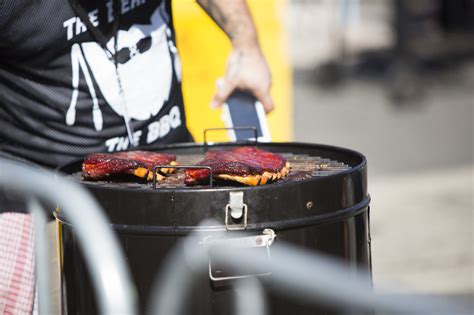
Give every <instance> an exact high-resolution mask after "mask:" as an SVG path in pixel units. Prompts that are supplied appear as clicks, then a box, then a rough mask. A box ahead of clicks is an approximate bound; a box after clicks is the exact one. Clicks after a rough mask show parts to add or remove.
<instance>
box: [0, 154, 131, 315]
mask: <svg viewBox="0 0 474 315" xmlns="http://www.w3.org/2000/svg"><path fill="white" fill-rule="evenodd" d="M0 187H7V188H8V189H12V190H15V191H18V192H19V193H21V194H22V195H24V196H25V197H26V200H28V204H27V208H28V210H29V211H30V213H32V214H33V216H34V230H35V239H36V241H35V242H36V280H37V286H38V304H39V305H38V308H39V313H40V314H51V313H52V309H51V303H50V302H51V301H50V300H49V298H50V297H49V296H48V293H49V292H51V286H50V282H49V279H51V278H50V270H49V268H48V266H47V265H48V256H49V255H51V254H52V253H51V251H50V250H49V249H48V242H47V239H46V237H45V230H46V212H45V210H44V209H43V208H42V206H41V204H40V203H39V202H38V199H40V200H44V201H47V202H50V203H52V204H58V205H59V206H60V207H61V211H62V212H63V213H64V216H65V217H66V218H67V219H68V221H70V222H71V223H72V224H73V225H74V227H75V233H76V234H77V237H78V239H79V244H80V246H81V249H82V251H83V253H84V256H85V261H86V263H87V264H88V266H89V270H90V272H91V276H92V277H91V278H92V281H93V285H94V288H95V292H96V293H97V295H98V299H97V300H98V301H99V310H100V312H101V313H102V314H135V313H136V292H135V288H134V286H133V285H132V281H131V278H130V274H129V271H128V268H127V266H126V264H125V260H124V256H123V254H122V252H121V251H120V249H119V242H118V240H117V238H116V236H115V235H114V233H113V231H112V229H111V228H110V225H109V223H108V221H107V219H106V217H105V215H104V214H103V212H102V211H101V208H100V206H99V204H98V203H97V202H96V201H95V200H94V199H93V198H92V196H91V195H90V193H88V192H87V191H86V189H85V188H83V187H81V186H80V185H78V184H75V183H73V182H71V181H69V180H66V179H63V178H61V177H60V176H55V175H54V174H53V173H51V172H48V171H46V170H42V169H39V168H34V167H31V166H26V165H24V164H21V163H18V162H14V161H10V160H4V159H0ZM53 254H55V253H53Z"/></svg>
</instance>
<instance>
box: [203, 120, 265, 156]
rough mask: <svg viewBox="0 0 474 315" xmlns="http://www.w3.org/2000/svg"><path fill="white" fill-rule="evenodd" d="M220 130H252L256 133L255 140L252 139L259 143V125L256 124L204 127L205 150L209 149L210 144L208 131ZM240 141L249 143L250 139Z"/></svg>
mask: <svg viewBox="0 0 474 315" xmlns="http://www.w3.org/2000/svg"><path fill="white" fill-rule="evenodd" d="M218 130H252V131H253V133H254V136H255V138H254V140H253V141H252V143H254V144H255V145H256V144H258V129H257V127H255V126H239V127H232V128H207V129H204V133H203V136H204V148H205V150H206V151H207V147H208V145H209V144H210V143H209V142H208V141H207V133H208V132H209V131H218ZM240 142H244V143H247V142H249V141H240Z"/></svg>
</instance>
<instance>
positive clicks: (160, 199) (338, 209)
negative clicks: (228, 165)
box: [56, 143, 371, 314]
mask: <svg viewBox="0 0 474 315" xmlns="http://www.w3.org/2000/svg"><path fill="white" fill-rule="evenodd" d="M239 145H243V144H235V143H220V144H212V145H209V144H206V145H204V144H179V145H167V146H164V147H159V148H155V149H154V150H155V151H158V152H164V153H173V154H175V155H176V156H177V162H178V163H179V164H182V165H183V164H195V163H196V162H198V161H199V160H201V159H202V158H203V156H204V154H205V152H206V150H214V149H227V148H232V147H236V146H239ZM246 145H255V144H253V143H251V144H249V143H247V144H246ZM257 145H258V146H259V147H260V148H262V149H264V150H268V151H271V152H277V153H280V154H283V155H284V156H285V157H286V158H287V159H288V161H289V162H290V163H291V166H292V168H291V171H290V173H289V175H288V176H287V177H285V178H283V179H282V180H280V181H277V182H274V183H271V184H268V185H264V186H256V187H249V186H241V185H237V184H232V183H228V182H223V181H215V182H214V183H213V185H212V187H211V186H210V185H209V184H206V183H204V184H201V185H198V186H190V187H188V186H185V185H184V184H183V178H184V174H183V171H182V170H179V169H178V170H177V171H176V172H175V173H174V174H172V175H171V176H169V177H168V178H167V179H166V180H165V181H163V182H160V183H158V184H157V185H156V187H154V185H153V183H149V182H145V181H139V180H135V179H134V180H133V181H130V178H122V179H120V180H113V181H110V180H107V181H95V182H86V181H83V179H82V175H81V173H80V170H81V164H82V161H77V162H74V163H71V164H69V165H65V166H63V167H61V168H60V171H61V172H63V173H66V174H67V176H68V177H69V178H71V179H72V180H75V181H79V182H81V183H82V184H83V185H85V186H86V187H87V188H88V189H89V190H90V191H91V192H92V193H93V194H94V195H95V197H96V198H97V199H98V201H99V202H100V203H101V205H102V207H103V208H104V210H105V212H106V214H107V216H108V217H109V219H110V221H111V222H112V226H113V228H114V229H115V231H116V232H117V233H118V235H119V238H120V240H121V242H122V245H123V249H124V251H125V253H126V256H127V258H128V263H129V264H130V269H131V272H132V276H133V278H134V280H135V283H136V285H137V291H138V295H139V300H140V307H141V308H142V310H144V307H145V306H146V305H147V304H148V295H149V293H150V291H151V286H152V283H153V280H154V276H155V275H156V274H157V272H158V270H159V268H160V265H161V263H162V262H163V260H164V257H165V255H166V254H167V253H168V252H169V251H170V249H171V248H172V247H173V246H174V245H175V244H176V242H177V241H178V240H179V239H180V237H182V236H185V235H188V234H189V233H190V232H198V233H200V232H202V233H204V232H205V233H209V232H212V231H222V230H227V231H228V233H232V230H234V229H237V230H245V231H247V232H249V233H251V234H253V235H261V233H262V231H264V230H266V231H269V230H271V231H274V232H275V234H276V241H278V240H285V241H288V242H292V243H295V244H298V245H301V246H304V247H306V248H308V249H309V250H318V251H321V252H324V253H327V254H328V255H332V256H336V257H339V258H341V259H343V260H345V261H346V262H347V263H349V264H351V265H353V266H354V267H356V268H354V272H356V273H357V272H358V271H359V270H361V271H364V272H367V271H369V272H370V269H371V259H370V237H369V201H370V198H369V196H368V194H367V163H366V159H365V157H364V156H363V155H362V154H360V153H357V152H355V151H351V150H348V149H344V148H338V147H333V146H327V145H316V144H306V143H258V144H257ZM236 200H237V201H236ZM236 204H237V205H240V206H242V211H241V212H240V213H239V211H237V212H235V211H234V210H235V209H234V208H235V205H236ZM56 215H57V218H58V220H59V221H60V223H61V233H62V234H61V236H62V239H61V246H62V253H63V264H62V274H63V280H64V281H63V285H64V290H63V292H64V294H65V295H66V296H67V298H66V299H64V301H65V302H64V303H65V305H64V307H65V308H66V309H68V310H69V311H70V312H72V313H78V312H79V313H84V314H91V313H94V312H95V310H96V301H94V300H93V295H92V294H91V293H90V290H89V288H90V278H89V276H88V272H87V270H86V269H85V267H84V264H83V263H82V257H81V253H80V250H79V248H78V246H77V244H76V241H75V236H74V232H73V231H74V227H72V226H71V225H69V224H68V222H67V221H65V220H64V218H63V217H62V216H61V213H60V211H59V212H58V213H57V214H56ZM204 219H214V220H216V221H217V222H219V223H220V224H217V225H212V226H206V227H198V225H199V223H200V222H201V221H202V220H204ZM216 278H219V277H217V276H216ZM193 292H194V295H193V297H192V298H191V299H190V300H189V301H186V305H187V310H186V311H187V312H188V313H192V314H226V313H231V312H232V294H231V292H230V290H228V289H226V287H225V286H224V289H223V288H222V287H221V286H218V285H216V283H215V282H214V281H213V280H212V274H211V280H210V279H209V278H207V280H206V279H204V280H203V281H202V283H200V284H199V288H197V289H196V290H193ZM270 312H271V314H313V313H315V312H317V313H318V314H326V313H327V314H329V313H330V312H329V311H328V310H322V309H314V308H313V307H310V306H306V305H296V304H295V303H294V302H291V301H289V300H286V299H283V298H281V297H274V296H271V297H270ZM331 314H332V313H331Z"/></svg>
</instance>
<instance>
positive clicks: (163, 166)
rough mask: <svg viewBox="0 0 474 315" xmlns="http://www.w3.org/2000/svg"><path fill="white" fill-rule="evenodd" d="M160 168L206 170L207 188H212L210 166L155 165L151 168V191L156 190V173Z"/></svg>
mask: <svg viewBox="0 0 474 315" xmlns="http://www.w3.org/2000/svg"><path fill="white" fill-rule="evenodd" d="M161 168H174V169H182V168H184V169H206V170H208V171H209V187H210V188H212V186H213V182H214V180H213V174H212V168H211V167H210V166H203V165H156V166H155V167H153V189H154V190H155V189H156V173H157V172H158V171H159V170H160V169H161Z"/></svg>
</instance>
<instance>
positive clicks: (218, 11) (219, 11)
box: [197, 0, 259, 50]
mask: <svg viewBox="0 0 474 315" xmlns="http://www.w3.org/2000/svg"><path fill="white" fill-rule="evenodd" d="M197 2H198V3H199V5H200V6H201V7H202V8H203V9H204V10H205V11H206V12H207V14H208V15H209V16H210V17H211V18H212V19H213V20H214V21H215V22H216V23H217V25H219V27H220V28H221V29H222V30H223V31H224V32H225V33H226V34H227V36H228V37H229V38H230V40H231V42H232V45H233V46H234V48H236V49H238V50H240V49H242V50H247V49H259V45H258V37H257V31H256V29H255V25H254V23H253V21H252V17H251V15H250V12H249V9H248V7H247V3H246V1H245V0H197Z"/></svg>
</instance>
